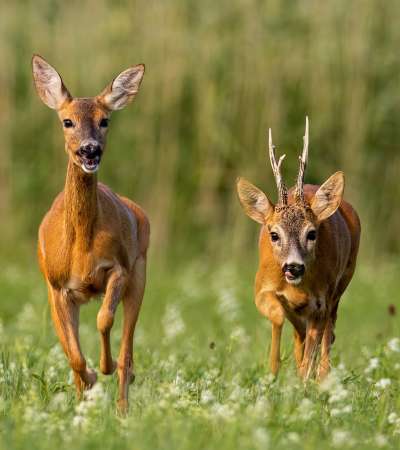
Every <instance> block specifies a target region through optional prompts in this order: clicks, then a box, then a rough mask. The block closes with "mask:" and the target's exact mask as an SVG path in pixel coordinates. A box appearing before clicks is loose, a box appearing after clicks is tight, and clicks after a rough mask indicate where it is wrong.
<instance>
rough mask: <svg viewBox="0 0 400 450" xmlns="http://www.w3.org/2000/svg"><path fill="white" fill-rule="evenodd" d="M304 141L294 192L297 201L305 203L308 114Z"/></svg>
mask: <svg viewBox="0 0 400 450" xmlns="http://www.w3.org/2000/svg"><path fill="white" fill-rule="evenodd" d="M303 142H304V144H303V152H302V154H301V156H299V160H300V167H299V174H298V176H297V183H296V191H295V194H294V195H295V199H296V201H297V202H299V203H304V191H303V185H304V172H305V170H306V167H307V160H308V116H306V129H305V132H304V137H303Z"/></svg>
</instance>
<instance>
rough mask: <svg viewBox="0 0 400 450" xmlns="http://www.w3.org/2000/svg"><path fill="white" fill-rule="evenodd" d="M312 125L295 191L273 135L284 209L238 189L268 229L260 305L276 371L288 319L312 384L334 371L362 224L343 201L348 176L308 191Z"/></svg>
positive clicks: (244, 187)
mask: <svg viewBox="0 0 400 450" xmlns="http://www.w3.org/2000/svg"><path fill="white" fill-rule="evenodd" d="M308 134H309V132H308V118H306V130H305V135H304V147H303V151H302V155H301V156H300V168H299V173H298V177H297V182H296V186H295V188H293V189H291V190H290V191H289V192H288V191H287V189H286V186H285V184H284V182H283V179H282V176H281V171H280V169H281V163H282V161H283V158H284V156H281V158H280V159H279V161H278V162H277V161H276V157H275V147H274V145H273V143H272V133H271V130H269V157H270V161H271V166H272V170H273V173H274V176H275V181H276V184H277V188H278V202H277V204H276V205H273V203H272V202H271V201H270V200H269V199H268V197H267V196H266V195H265V194H264V193H263V192H262V191H261V190H259V189H258V188H257V187H255V186H253V185H252V184H251V183H249V182H248V181H246V180H244V179H243V178H239V179H238V182H237V189H238V194H239V199H240V202H241V204H242V206H243V208H244V211H245V212H246V214H247V215H248V216H249V217H251V218H252V219H253V220H255V221H256V222H259V223H260V224H261V225H262V228H261V232H260V238H259V252H260V259H259V266H258V271H257V275H256V281H255V303H256V306H257V308H258V310H259V312H260V313H261V314H262V315H263V316H265V317H267V318H268V319H269V320H270V321H271V323H272V342H271V352H270V367H271V371H272V373H273V374H277V372H278V370H279V365H280V340H281V333H282V327H283V324H284V321H285V317H286V318H287V319H288V320H289V321H290V322H291V323H292V325H293V327H294V355H295V359H296V364H297V369H298V372H299V375H300V376H301V377H302V378H303V379H304V380H307V379H308V378H309V377H310V376H311V375H312V374H313V372H314V366H315V361H316V357H317V350H318V347H319V346H320V348H321V352H320V360H319V364H318V368H317V376H318V378H319V379H322V378H323V377H324V376H326V374H327V373H328V372H329V370H330V359H329V352H330V347H331V344H332V343H333V341H334V333H333V330H334V326H335V322H336V315H337V309H338V305H339V300H340V297H341V296H342V294H343V292H344V291H345V289H346V288H347V286H348V284H349V282H350V280H351V278H352V276H353V273H354V270H355V266H356V260H357V253H358V246H359V240H360V231H361V229H360V221H359V218H358V216H357V213H356V212H355V210H354V209H353V208H352V206H351V205H350V204H349V203H347V202H346V201H344V200H343V190H344V175H343V173H342V172H336V173H335V174H333V175H332V176H331V177H330V178H329V179H328V180H327V181H325V183H324V184H323V185H322V186H313V185H308V184H306V185H304V172H305V169H306V165H307V159H308V140H309V138H308Z"/></svg>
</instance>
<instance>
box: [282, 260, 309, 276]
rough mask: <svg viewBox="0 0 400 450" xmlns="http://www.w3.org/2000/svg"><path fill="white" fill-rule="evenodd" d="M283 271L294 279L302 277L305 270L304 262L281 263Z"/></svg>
mask: <svg viewBox="0 0 400 450" xmlns="http://www.w3.org/2000/svg"><path fill="white" fill-rule="evenodd" d="M282 270H283V273H284V274H285V276H286V277H287V278H289V279H296V278H299V277H302V276H303V275H304V272H305V270H306V268H305V266H304V264H298V263H291V264H284V265H283V268H282Z"/></svg>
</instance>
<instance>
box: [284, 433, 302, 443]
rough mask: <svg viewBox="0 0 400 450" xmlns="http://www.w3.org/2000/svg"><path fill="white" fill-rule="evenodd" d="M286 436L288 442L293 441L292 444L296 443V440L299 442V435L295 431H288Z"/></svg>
mask: <svg viewBox="0 0 400 450" xmlns="http://www.w3.org/2000/svg"><path fill="white" fill-rule="evenodd" d="M286 437H287V440H288V441H289V442H293V444H297V443H298V442H300V436H299V434H298V433H296V432H294V431H291V432H290V433H288V434H287V435H286Z"/></svg>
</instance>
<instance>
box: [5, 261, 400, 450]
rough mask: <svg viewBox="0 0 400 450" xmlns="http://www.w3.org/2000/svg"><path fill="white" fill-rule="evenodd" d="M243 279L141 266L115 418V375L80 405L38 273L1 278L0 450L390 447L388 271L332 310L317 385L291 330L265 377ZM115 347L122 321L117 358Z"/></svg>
mask: <svg viewBox="0 0 400 450" xmlns="http://www.w3.org/2000/svg"><path fill="white" fill-rule="evenodd" d="M246 267H247V266H246ZM252 270H253V269H249V268H245V269H243V267H237V268H235V267H233V266H232V267H228V268H226V267H225V268H224V269H223V270H220V271H218V272H217V271H215V270H212V268H210V267H208V266H207V265H206V264H205V263H204V261H197V262H196V261H192V263H191V264H189V265H186V266H185V267H182V266H181V267H176V268H175V269H174V271H169V272H167V271H157V270H156V268H154V267H152V268H151V271H150V279H149V283H148V289H147V292H146V297H145V301H144V304H143V309H142V314H141V317H140V321H139V324H138V329H137V338H136V352H135V354H136V381H135V383H134V384H133V385H132V386H131V389H130V405H131V410H130V414H129V416H128V417H126V418H120V417H118V416H117V415H116V413H115V400H116V392H117V391H116V387H117V377H116V376H112V377H105V376H102V375H100V376H99V383H98V385H96V387H95V388H94V390H92V391H90V392H89V393H88V396H87V398H86V399H85V400H84V401H83V402H80V403H79V402H77V401H76V399H75V395H74V388H73V385H72V381H71V376H70V371H69V368H68V365H67V363H66V359H65V357H64V355H63V353H62V351H61V349H60V347H59V345H58V343H57V340H56V338H55V335H54V332H53V330H52V325H51V321H50V317H49V313H48V307H47V301H46V292H45V288H44V283H43V281H42V280H41V279H40V276H39V274H38V273H37V272H36V270H34V269H29V268H25V269H24V270H22V269H21V268H18V267H12V266H11V267H10V266H8V269H5V270H3V272H2V275H1V279H0V292H1V297H2V301H1V306H0V314H1V317H3V323H2V326H1V331H0V333H1V343H2V344H1V361H0V448H1V449H3V448H4V449H27V448H29V449H36V448H38V449H41V450H44V449H50V448H51V449H54V448H57V449H58V450H61V449H64V448H65V449H71V448H74V449H83V448H85V449H92V448H93V449H100V448H101V449H108V448H110V449H111V448H112V449H152V450H153V449H191V450H194V449H199V450H200V449H201V450H203V449H208V448H218V449H236V448H242V449H267V448H271V449H292V448H293V449H317V448H318V449H322V448H323V449H329V448H356V449H358V448H359V449H376V448H378V447H383V448H399V445H400V419H398V416H400V398H399V373H400V353H399V352H397V351H396V348H395V347H396V344H399V345H400V343H399V342H398V341H396V340H394V341H393V340H392V341H391V346H392V347H394V348H393V349H392V350H391V349H390V346H389V345H388V342H389V341H390V340H391V339H393V338H395V337H396V336H399V324H398V319H397V317H396V316H390V315H389V314H388V310H387V307H388V304H390V303H395V298H396V295H397V285H398V283H397V270H398V268H397V267H396V266H390V265H386V266H385V267H384V268H380V270H379V271H376V270H374V271H373V270H371V269H369V268H368V266H362V267H360V268H359V270H358V272H357V276H356V279H355V280H354V282H353V284H352V286H351V288H350V289H349V290H348V292H347V293H346V295H345V297H344V298H343V299H342V305H341V308H340V310H339V319H338V324H337V339H336V342H335V345H334V349H333V363H334V367H335V369H334V371H333V375H332V377H330V378H329V380H328V382H327V383H325V384H324V385H322V387H318V386H316V385H314V384H313V383H310V385H308V386H307V387H304V386H303V385H302V384H301V383H300V382H299V381H298V379H297V378H296V376H295V371H294V363H293V358H292V355H291V351H292V349H291V344H292V343H291V329H290V328H291V327H290V326H287V327H286V332H285V339H284V343H283V365H282V370H281V374H280V376H279V378H278V380H273V379H272V378H271V377H270V375H269V373H268V368H267V365H266V360H267V353H268V346H269V342H270V334H269V325H268V324H267V322H266V321H265V320H264V319H263V318H262V317H261V316H259V315H258V313H257V311H256V309H255V307H254V304H253V301H252V278H253V275H254V274H253V272H252ZM98 308H99V303H98V302H92V303H91V304H90V305H88V306H86V307H83V308H82V316H81V337H82V343H83V348H84V351H85V354H86V356H87V358H88V360H90V361H91V364H93V365H94V366H95V367H97V366H98V356H99V337H98V334H97V331H96V313H97V310H98ZM119 336H120V317H119V318H118V321H117V323H116V325H115V327H114V330H113V336H112V338H113V346H114V351H115V353H116V351H117V348H118V343H119ZM397 350H400V349H397ZM374 358H378V360H375V359H374ZM375 365H376V367H375ZM374 367H375V368H374ZM382 379H383V380H385V379H389V380H390V385H388V386H386V387H385V383H386V382H385V381H382ZM377 383H378V384H377ZM381 385H382V386H381ZM393 413H395V414H393Z"/></svg>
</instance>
